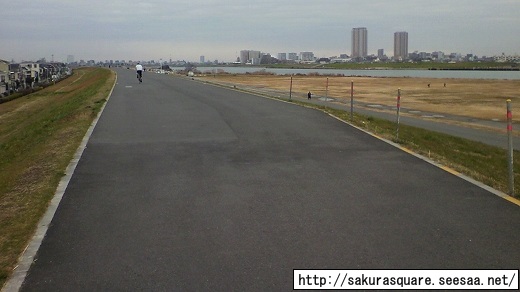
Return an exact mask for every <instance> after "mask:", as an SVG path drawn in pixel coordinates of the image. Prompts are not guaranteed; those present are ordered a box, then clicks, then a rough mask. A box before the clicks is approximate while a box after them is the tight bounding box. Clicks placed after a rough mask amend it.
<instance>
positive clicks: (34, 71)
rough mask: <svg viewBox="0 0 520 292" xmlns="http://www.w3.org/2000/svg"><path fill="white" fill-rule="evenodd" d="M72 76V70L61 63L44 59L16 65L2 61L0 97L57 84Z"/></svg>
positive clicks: (0, 66)
mask: <svg viewBox="0 0 520 292" xmlns="http://www.w3.org/2000/svg"><path fill="white" fill-rule="evenodd" d="M70 74H71V71H70V68H69V67H68V66H67V65H66V64H64V63H61V62H46V61H45V60H44V59H42V60H40V61H38V62H21V63H15V62H8V61H5V60H1V59H0V97H2V96H7V95H10V94H13V93H15V92H19V91H22V90H25V89H29V88H33V87H35V86H41V85H45V84H48V83H51V82H55V81H57V80H59V79H61V78H63V77H64V76H66V75H70Z"/></svg>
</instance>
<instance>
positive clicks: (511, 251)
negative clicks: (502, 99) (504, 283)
mask: <svg viewBox="0 0 520 292" xmlns="http://www.w3.org/2000/svg"><path fill="white" fill-rule="evenodd" d="M117 72H118V84H117V86H116V88H115V90H114V93H113V95H112V97H111V99H110V101H109V103H108V105H107V107H106V109H105V111H104V113H103V115H102V117H101V119H100V121H99V123H98V125H97V127H96V129H95V131H94V133H93V136H92V137H91V139H90V141H89V143H88V145H87V148H86V150H85V152H84V154H83V157H82V158H81V160H80V162H79V164H78V167H77V169H76V171H75V174H74V175H73V177H72V180H71V182H70V184H69V186H68V189H67V190H66V193H65V195H64V197H63V200H62V202H61V204H60V206H59V208H58V210H57V212H56V215H55V217H54V219H53V221H52V224H51V226H50V228H49V230H48V232H47V235H46V237H45V239H44V241H43V243H42V246H41V248H40V250H39V252H38V254H37V257H36V260H35V262H34V264H33V266H32V268H31V269H30V271H29V274H28V277H27V278H26V281H25V283H24V285H23V287H22V291H129V290H130V291H135V290H137V291H204V290H206V291H272V290H276V291H278V290H283V291H288V290H291V289H292V270H293V269H295V268H296V269H363V268H365V269H390V268H391V269H395V268H400V269H420V268H429V269H459V268H460V269H476V268H485V269H499V268H509V269H511V268H518V263H520V252H519V249H518V244H519V243H520V233H519V232H518V231H519V230H520V208H519V207H518V206H517V205H514V204H512V203H510V202H508V201H506V200H504V199H501V198H499V197H497V196H495V195H492V194H490V193H488V192H487V191H485V190H483V189H481V188H479V187H476V186H474V185H472V184H470V183H468V182H466V181H464V180H461V179H460V178H458V177H456V176H453V175H451V174H449V173H446V172H445V171H442V170H440V169H438V168H436V167H433V166H432V165H430V164H428V163H426V162H424V161H422V160H420V159H418V158H416V157H413V156H411V155H409V154H407V153H405V152H403V151H400V150H398V149H396V148H394V147H392V146H390V145H388V144H386V143H384V142H382V141H379V140H377V139H375V138H373V137H371V136H369V135H367V134H365V133H362V132H360V131H358V130H356V129H354V128H352V127H350V126H348V125H346V124H344V123H341V122H339V121H337V120H335V119H333V118H331V117H329V116H328V115H326V114H324V113H322V112H319V111H315V110H310V109H305V108H302V107H298V106H294V105H291V104H286V103H281V102H277V101H273V100H269V99H264V98H259V97H257V96H252V95H248V94H244V93H240V92H236V91H230V90H227V89H223V88H218V87H214V86H209V85H204V84H201V83H199V82H193V81H191V80H186V79H182V78H173V79H172V78H171V77H168V76H164V75H152V74H145V75H144V80H143V83H142V84H138V82H137V80H136V78H135V72H134V71H132V70H126V69H119V70H118V71H117Z"/></svg>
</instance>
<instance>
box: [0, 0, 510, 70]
mask: <svg viewBox="0 0 520 292" xmlns="http://www.w3.org/2000/svg"><path fill="white" fill-rule="evenodd" d="M3 2H4V3H2V5H1V10H0V59H4V60H8V61H10V60H11V59H14V60H15V61H20V60H22V59H24V60H38V59H40V58H43V57H45V58H46V59H47V60H50V59H51V58H52V55H54V60H56V61H64V60H66V58H67V55H74V57H75V59H76V60H80V59H85V60H89V59H95V60H98V61H99V60H110V59H113V60H152V59H154V60H159V59H163V60H169V59H170V58H171V59H173V60H186V61H198V60H199V56H201V55H204V56H205V57H206V60H215V59H218V60H219V61H234V60H235V59H236V57H237V56H239V53H240V51H241V50H244V49H251V50H259V51H262V52H264V53H271V54H272V55H273V56H276V55H277V54H278V53H282V52H296V53H299V52H302V51H311V52H314V53H315V55H316V56H317V57H330V56H335V55H339V54H342V53H346V54H349V55H350V53H351V31H352V28H354V27H366V28H367V30H368V51H369V54H372V53H373V54H376V53H377V50H378V49H385V53H386V54H387V55H392V54H393V34H394V32H396V31H407V32H408V37H409V51H410V52H413V51H416V50H417V51H426V52H432V51H443V52H445V53H452V52H460V53H464V54H466V53H473V54H476V55H479V56H482V55H487V56H493V55H498V54H501V53H502V52H504V53H506V54H518V53H520V0H434V1H432V0H392V1H388V0H385V1H379V0H298V1H296V0H294V1H291V0H255V1H253V0H249V1H243V0H184V1H179V0H148V1H139V0H134V1H128V0H39V1H3Z"/></svg>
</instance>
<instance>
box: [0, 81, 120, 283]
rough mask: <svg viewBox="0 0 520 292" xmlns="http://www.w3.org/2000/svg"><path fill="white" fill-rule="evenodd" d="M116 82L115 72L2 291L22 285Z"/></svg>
mask: <svg viewBox="0 0 520 292" xmlns="http://www.w3.org/2000/svg"><path fill="white" fill-rule="evenodd" d="M116 84H117V74H116V80H115V81H114V85H113V86H112V89H111V90H110V93H109V94H108V97H107V101H106V102H105V104H103V106H102V107H101V110H100V111H99V113H98V115H97V117H96V118H95V119H94V121H93V122H92V124H90V127H89V128H88V130H87V132H86V134H85V136H84V137H83V140H82V141H81V144H80V145H79V147H78V149H77V150H76V153H75V154H74V157H73V158H72V160H71V161H70V163H69V165H68V166H67V169H66V170H65V176H63V177H62V178H61V180H60V182H59V184H58V187H57V188H56V192H55V193H54V197H53V198H52V200H51V201H50V204H49V206H48V208H47V211H46V212H45V214H44V215H43V217H42V218H41V219H40V222H38V225H37V227H36V232H35V233H34V235H33V238H32V239H31V241H30V242H29V244H28V245H27V247H26V248H25V250H24V251H23V253H22V255H21V256H20V257H19V258H18V265H17V266H16V267H15V268H14V270H13V274H12V275H11V277H10V278H9V280H8V281H7V282H6V283H5V284H4V287H2V290H1V291H2V292H16V291H19V290H20V288H21V287H22V284H23V282H24V281H25V277H26V276H27V272H28V271H29V268H30V267H31V265H32V263H33V261H34V257H35V256H36V253H37V252H38V249H39V248H40V245H41V244H42V241H43V238H44V237H45V234H46V233H47V230H48V229H49V226H50V224H51V221H52V218H53V217H54V214H55V213H56V210H57V209H58V206H59V204H60V202H61V199H62V198H63V195H64V194H65V190H66V189H67V186H68V185H69V182H70V180H71V178H72V175H73V173H74V170H75V169H76V166H77V165H78V162H79V160H80V158H81V156H82V155H83V151H84V150H85V148H87V143H88V141H89V139H90V136H91V135H92V132H93V131H94V128H95V127H96V125H97V123H98V121H99V118H100V117H101V114H102V113H103V111H104V110H105V107H106V105H107V103H108V101H109V99H110V96H111V95H112V92H113V91H114V88H115V87H116Z"/></svg>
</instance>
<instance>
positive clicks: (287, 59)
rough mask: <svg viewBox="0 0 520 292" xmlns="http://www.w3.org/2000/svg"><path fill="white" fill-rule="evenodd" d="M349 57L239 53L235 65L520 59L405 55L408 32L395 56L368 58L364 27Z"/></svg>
mask: <svg viewBox="0 0 520 292" xmlns="http://www.w3.org/2000/svg"><path fill="white" fill-rule="evenodd" d="M351 45H352V50H351V55H350V56H348V55H347V54H341V55H339V56H333V57H326V58H324V57H316V56H315V55H314V53H313V52H300V53H299V54H298V53H278V54H277V56H276V57H274V56H271V54H264V53H261V52H260V51H255V50H243V51H240V57H239V58H237V61H236V62H235V63H240V64H251V65H260V64H271V63H294V62H297V63H315V62H316V63H347V62H405V61H411V62H475V61H486V62H489V61H491V62H493V61H494V62H516V63H518V62H520V56H518V55H514V56H506V55H505V54H502V55H501V56H494V57H486V56H482V57H479V56H476V55H473V54H466V55H463V54H460V53H450V54H445V53H444V52H441V51H438V52H431V53H427V52H418V51H414V52H413V53H409V52H408V32H406V31H399V32H395V33H394V54H393V56H392V57H388V56H387V55H386V54H385V51H384V49H379V50H377V55H369V54H368V30H367V28H366V27H357V28H353V29H352V34H351Z"/></svg>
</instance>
